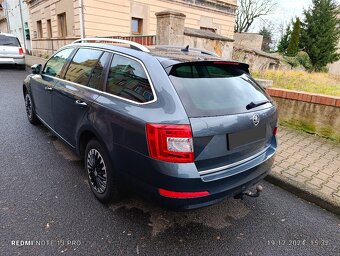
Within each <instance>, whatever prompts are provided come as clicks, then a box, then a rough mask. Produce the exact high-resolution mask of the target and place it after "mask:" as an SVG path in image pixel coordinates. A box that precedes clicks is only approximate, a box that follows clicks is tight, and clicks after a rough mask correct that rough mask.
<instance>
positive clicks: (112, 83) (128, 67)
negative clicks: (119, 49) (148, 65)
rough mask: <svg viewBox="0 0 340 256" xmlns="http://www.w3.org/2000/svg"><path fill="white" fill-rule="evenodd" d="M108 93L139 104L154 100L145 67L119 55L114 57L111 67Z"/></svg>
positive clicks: (107, 87) (107, 85) (107, 86)
mask: <svg viewBox="0 0 340 256" xmlns="http://www.w3.org/2000/svg"><path fill="white" fill-rule="evenodd" d="M106 92H107V93H110V94H113V95H116V96H119V97H121V98H124V99H127V100H131V101H134V102H137V103H145V102H148V101H151V100H153V99H154V95H153V92H152V89H151V85H150V82H149V80H148V77H147V75H146V73H145V70H144V68H143V66H142V65H141V64H140V63H139V62H138V61H136V60H133V59H131V58H128V57H124V56H120V55H118V54H115V55H114V57H113V60H112V63H111V66H110V70H109V75H108V78H107V84H106Z"/></svg>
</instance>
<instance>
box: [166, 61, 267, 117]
mask: <svg viewBox="0 0 340 256" xmlns="http://www.w3.org/2000/svg"><path fill="white" fill-rule="evenodd" d="M169 77H170V80H171V82H172V83H173V85H174V87H175V89H176V91H177V94H178V95H179V97H180V99H181V101H182V103H183V105H184V108H185V110H186V112H187V114H188V116H189V117H204V116H219V115H230V114H237V113H244V112H247V111H254V110H247V109H246V106H247V105H248V104H249V103H250V102H261V101H266V100H270V99H269V97H268V96H267V95H266V93H265V91H264V90H263V89H262V88H261V87H260V86H259V85H257V84H256V82H255V81H254V79H253V78H251V76H250V75H249V74H248V73H247V72H246V71H245V70H244V69H242V68H241V67H238V65H237V64H234V65H228V64H220V63H219V62H217V63H215V62H198V63H185V64H178V65H175V66H173V67H172V69H171V71H170V74H169ZM266 107H268V105H267V104H264V105H261V106H259V107H257V108H256V110H259V109H263V108H266Z"/></svg>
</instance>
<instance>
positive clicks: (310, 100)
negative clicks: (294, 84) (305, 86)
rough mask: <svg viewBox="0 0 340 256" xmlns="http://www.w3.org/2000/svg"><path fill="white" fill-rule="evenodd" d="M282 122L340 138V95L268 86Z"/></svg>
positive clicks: (322, 134) (311, 131)
mask: <svg viewBox="0 0 340 256" xmlns="http://www.w3.org/2000/svg"><path fill="white" fill-rule="evenodd" d="M267 92H268V93H269V95H271V97H272V98H273V99H274V100H275V102H276V104H277V106H278V110H279V119H280V122H281V123H286V124H288V125H292V126H296V127H299V128H301V129H303V130H305V131H307V132H310V133H316V134H318V135H321V136H325V137H329V138H333V139H337V140H340V97H332V96H325V95H319V94H312V93H305V92H297V91H291V90H284V89H277V88H268V89H267Z"/></svg>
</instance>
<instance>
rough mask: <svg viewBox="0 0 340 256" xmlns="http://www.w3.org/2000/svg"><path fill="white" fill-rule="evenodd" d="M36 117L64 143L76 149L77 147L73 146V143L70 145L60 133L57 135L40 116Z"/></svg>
mask: <svg viewBox="0 0 340 256" xmlns="http://www.w3.org/2000/svg"><path fill="white" fill-rule="evenodd" d="M36 116H37V117H38V118H39V120H40V121H41V122H42V123H43V124H44V125H45V126H46V127H47V128H48V129H50V130H51V131H52V132H53V133H55V135H57V136H58V137H59V138H60V139H62V140H63V141H65V142H66V143H67V144H68V145H69V146H70V147H72V148H76V147H75V146H73V145H72V144H71V143H69V142H68V141H67V140H65V139H64V138H63V137H62V136H61V135H60V134H59V133H57V132H56V131H55V130H54V129H53V128H52V127H51V126H49V125H48V124H47V123H46V122H45V121H44V120H43V119H42V118H41V117H40V116H38V115H37V114H36Z"/></svg>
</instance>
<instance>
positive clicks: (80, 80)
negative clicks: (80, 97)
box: [65, 49, 103, 86]
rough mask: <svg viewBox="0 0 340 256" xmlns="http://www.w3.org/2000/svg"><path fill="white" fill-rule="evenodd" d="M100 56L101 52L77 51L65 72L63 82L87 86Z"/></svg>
mask: <svg viewBox="0 0 340 256" xmlns="http://www.w3.org/2000/svg"><path fill="white" fill-rule="evenodd" d="M102 54H103V51H100V50H94V49H79V50H78V51H77V53H76V54H75V55H74V57H73V59H72V61H71V64H70V65H69V67H68V69H67V71H66V75H65V80H67V81H70V82H74V83H77V84H81V85H85V86H87V84H88V81H89V79H90V76H91V73H92V71H93V69H94V68H95V67H96V65H97V63H98V61H99V58H100V57H101V56H102Z"/></svg>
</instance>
